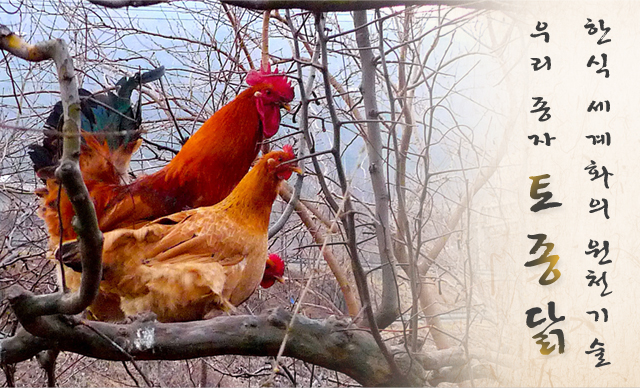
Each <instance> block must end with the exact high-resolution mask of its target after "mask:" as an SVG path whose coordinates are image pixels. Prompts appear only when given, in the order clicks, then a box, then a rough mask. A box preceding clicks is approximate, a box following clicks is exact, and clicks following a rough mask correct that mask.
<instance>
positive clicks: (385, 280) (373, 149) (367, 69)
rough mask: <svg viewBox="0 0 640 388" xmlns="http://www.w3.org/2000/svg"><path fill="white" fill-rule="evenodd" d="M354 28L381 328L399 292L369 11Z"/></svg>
mask: <svg viewBox="0 0 640 388" xmlns="http://www.w3.org/2000/svg"><path fill="white" fill-rule="evenodd" d="M353 24H354V27H355V28H357V31H356V41H357V42H358V47H359V48H360V62H361V66H362V95H363V97H364V109H365V111H366V117H367V119H368V120H367V126H366V128H367V140H368V141H367V154H368V156H369V175H370V176H371V186H372V188H373V194H374V197H375V220H376V225H375V227H376V237H377V240H378V253H379V254H380V263H381V265H382V303H381V305H380V306H379V308H378V311H377V312H376V323H377V324H378V326H379V327H380V328H385V327H387V326H389V325H390V324H391V323H392V322H393V321H395V320H396V318H397V317H398V311H399V303H398V289H397V287H396V274H395V267H394V264H393V256H392V251H391V229H389V196H388V194H387V188H386V182H387V180H386V177H385V175H384V168H383V166H384V160H383V158H382V137H381V135H380V123H379V122H378V121H377V118H378V103H377V101H376V78H375V77H376V74H375V72H376V69H375V65H374V63H373V51H372V49H371V41H370V39H369V28H368V27H364V28H360V27H363V26H365V25H366V24H367V13H366V11H356V12H354V15H353Z"/></svg>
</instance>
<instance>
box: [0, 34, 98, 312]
mask: <svg viewBox="0 0 640 388" xmlns="http://www.w3.org/2000/svg"><path fill="white" fill-rule="evenodd" d="M0 49H2V50H6V51H9V52H10V53H12V54H14V55H15V56H17V57H20V58H22V59H25V60H27V61H32V62H39V61H43V60H47V59H52V60H53V61H54V62H55V64H56V67H57V70H58V81H59V83H60V98H61V100H62V106H63V111H64V125H63V135H64V140H63V153H62V158H61V160H60V166H59V167H58V168H57V170H56V177H57V178H58V179H59V180H60V182H61V183H62V186H63V187H64V188H65V190H66V192H67V195H68V197H69V199H70V201H71V203H72V205H73V209H74V211H75V213H76V215H77V219H76V223H75V225H74V226H75V227H76V230H77V232H78V240H79V241H80V249H81V255H82V259H81V260H82V265H83V266H85V265H86V267H84V268H87V270H86V271H83V274H82V283H81V286H80V290H79V291H78V292H77V293H74V294H60V293H58V294H48V295H41V296H37V297H31V296H28V295H27V292H26V290H24V289H22V287H20V286H18V285H14V286H12V287H10V288H9V290H8V291H7V294H8V296H9V297H10V298H27V299H29V301H28V303H24V304H22V306H28V311H25V313H27V314H26V315H25V316H26V317H29V318H31V319H33V318H35V317H37V316H41V315H49V314H78V313H80V312H82V311H83V310H84V309H85V308H86V307H87V306H89V305H90V304H91V302H92V301H93V299H95V297H96V295H97V294H98V288H99V286H100V279H101V278H102V258H101V254H102V233H101V232H100V229H99V228H98V221H97V218H96V213H95V209H94V207H93V202H92V201H91V198H90V197H89V192H88V191H87V187H86V186H85V184H84V181H83V180H82V174H81V172H80V165H79V163H78V159H79V156H80V98H79V96H78V86H77V84H76V78H75V73H74V68H73V61H72V59H71V56H70V55H69V52H68V50H67V45H66V43H65V42H64V41H63V40H61V39H56V40H49V41H45V42H40V43H37V44H35V45H31V44H28V43H26V42H25V41H24V40H22V39H21V38H20V37H18V36H17V35H15V34H14V33H12V32H11V31H10V30H9V28H7V27H6V26H4V25H0Z"/></svg>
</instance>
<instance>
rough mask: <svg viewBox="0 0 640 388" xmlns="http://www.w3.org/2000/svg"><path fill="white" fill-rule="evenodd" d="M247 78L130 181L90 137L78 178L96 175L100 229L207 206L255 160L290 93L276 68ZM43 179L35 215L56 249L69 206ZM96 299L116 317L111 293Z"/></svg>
mask: <svg viewBox="0 0 640 388" xmlns="http://www.w3.org/2000/svg"><path fill="white" fill-rule="evenodd" d="M246 82H247V84H249V85H250V87H249V88H248V89H247V90H245V91H244V92H242V93H240V95H238V96H237V97H236V98H235V99H234V100H233V101H231V102H230V103H229V104H227V105H225V106H224V107H222V108H221V109H220V110H219V111H218V112H216V113H215V114H214V115H213V116H211V117H210V118H209V119H208V120H207V121H206V122H205V123H204V124H203V125H202V127H200V129H199V130H198V131H197V132H196V133H194V134H193V136H191V138H190V139H189V140H188V141H187V142H186V143H185V144H184V146H183V147H182V149H181V150H180V152H179V153H178V154H177V155H176V156H175V157H174V158H173V159H172V160H171V162H169V164H168V165H167V166H165V167H164V168H163V169H161V170H159V171H157V172H156V173H154V174H151V175H147V176H142V177H140V178H138V179H137V180H135V181H134V182H132V183H131V184H128V185H123V184H120V183H119V179H120V178H119V175H118V174H116V169H113V168H110V165H112V164H113V163H112V162H111V159H113V154H111V153H110V152H109V149H108V148H107V147H106V144H101V143H100V142H97V141H88V143H91V144H92V145H93V148H90V149H89V150H88V151H83V154H84V155H85V156H84V158H83V156H81V168H82V169H83V176H84V177H89V178H93V177H99V179H85V183H86V184H87V188H88V189H89V193H90V194H91V197H92V198H93V201H94V205H95V209H96V215H97V217H98V223H99V225H100V229H101V230H102V231H110V230H113V229H116V228H124V227H130V228H134V227H137V226H139V225H140V224H143V223H144V222H146V221H150V220H154V219H157V218H159V217H163V216H166V215H168V214H173V213H176V212H179V211H182V210H185V209H190V208H197V207H200V206H211V205H214V204H216V203H218V202H219V201H221V200H222V199H224V198H225V197H226V196H227V195H228V194H229V193H230V192H231V190H233V188H234V187H235V186H236V184H238V182H239V181H240V180H241V179H242V177H243V176H244V175H245V174H246V173H247V171H248V170H249V168H250V166H251V163H252V162H253V161H254V160H255V158H256V156H257V154H258V150H259V145H260V143H261V142H262V140H263V139H264V138H268V137H271V136H273V135H275V134H276V132H277V131H278V127H279V124H280V109H281V108H285V109H289V106H288V103H289V102H290V101H291V100H293V97H294V91H293V88H292V87H291V84H290V83H289V81H288V80H287V77H286V76H285V75H284V74H279V73H278V71H277V70H276V71H275V72H273V73H272V72H271V70H270V69H269V68H267V69H261V70H260V71H251V72H249V74H248V75H247V79H246ZM85 137H86V136H85ZM105 154H106V156H105ZM94 155H95V156H96V157H93V156H94ZM105 158H106V160H107V162H108V163H106V164H108V165H107V166H106V167H94V164H96V165H98V164H100V165H102V166H104V165H105V163H104V162H103V161H104V160H105ZM83 160H87V163H83ZM91 163H94V164H91ZM87 166H91V167H90V168H88V167H87ZM88 170H89V171H88ZM105 175H106V176H105ZM46 184H47V188H46V189H44V190H43V189H41V190H40V196H41V198H42V200H41V204H42V206H41V209H40V215H41V217H42V218H43V219H44V220H45V224H46V226H47V229H48V231H49V236H50V240H49V241H50V245H51V248H54V247H55V246H57V245H58V243H59V240H60V225H61V226H62V228H63V235H62V239H63V241H66V240H70V239H73V238H75V232H74V231H73V228H72V227H71V220H72V217H73V215H74V212H73V208H72V207H71V204H70V202H69V200H68V198H67V197H66V195H64V193H63V194H62V195H61V196H60V199H59V200H58V192H59V190H58V183H57V182H56V181H55V179H47V181H46ZM58 208H59V210H60V211H59V213H58ZM265 257H266V255H265ZM263 263H264V261H263ZM65 277H66V279H67V284H68V286H69V288H71V289H72V290H75V289H77V288H78V287H79V284H80V277H79V276H78V275H77V274H74V273H73V272H72V271H66V270H65ZM98 300H99V302H100V303H96V304H94V307H93V308H92V309H91V312H92V313H93V314H94V316H95V318H97V319H99V320H119V319H121V318H122V312H121V311H120V309H119V307H118V306H119V302H118V299H117V298H111V297H109V295H107V294H105V293H100V294H99V295H98Z"/></svg>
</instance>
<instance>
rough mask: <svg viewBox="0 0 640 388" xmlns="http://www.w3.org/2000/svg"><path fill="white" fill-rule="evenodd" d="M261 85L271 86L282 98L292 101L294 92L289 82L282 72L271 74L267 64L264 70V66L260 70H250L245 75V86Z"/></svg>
mask: <svg viewBox="0 0 640 388" xmlns="http://www.w3.org/2000/svg"><path fill="white" fill-rule="evenodd" d="M262 83H269V84H271V85H273V88H274V89H275V90H276V91H277V92H278V94H280V95H281V96H283V97H289V96H290V97H291V98H290V100H293V97H294V92H293V87H291V82H289V79H288V78H287V76H286V75H285V74H284V72H282V73H280V72H279V71H278V69H276V71H274V72H271V65H270V64H267V66H266V68H265V67H264V66H260V70H250V71H249V74H247V84H248V85H249V86H255V85H258V84H262Z"/></svg>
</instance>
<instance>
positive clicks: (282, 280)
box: [275, 276, 285, 284]
mask: <svg viewBox="0 0 640 388" xmlns="http://www.w3.org/2000/svg"><path fill="white" fill-rule="evenodd" d="M275 278H276V280H277V281H279V282H280V283H282V284H284V281H285V280H284V278H283V277H282V276H276V277H275Z"/></svg>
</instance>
